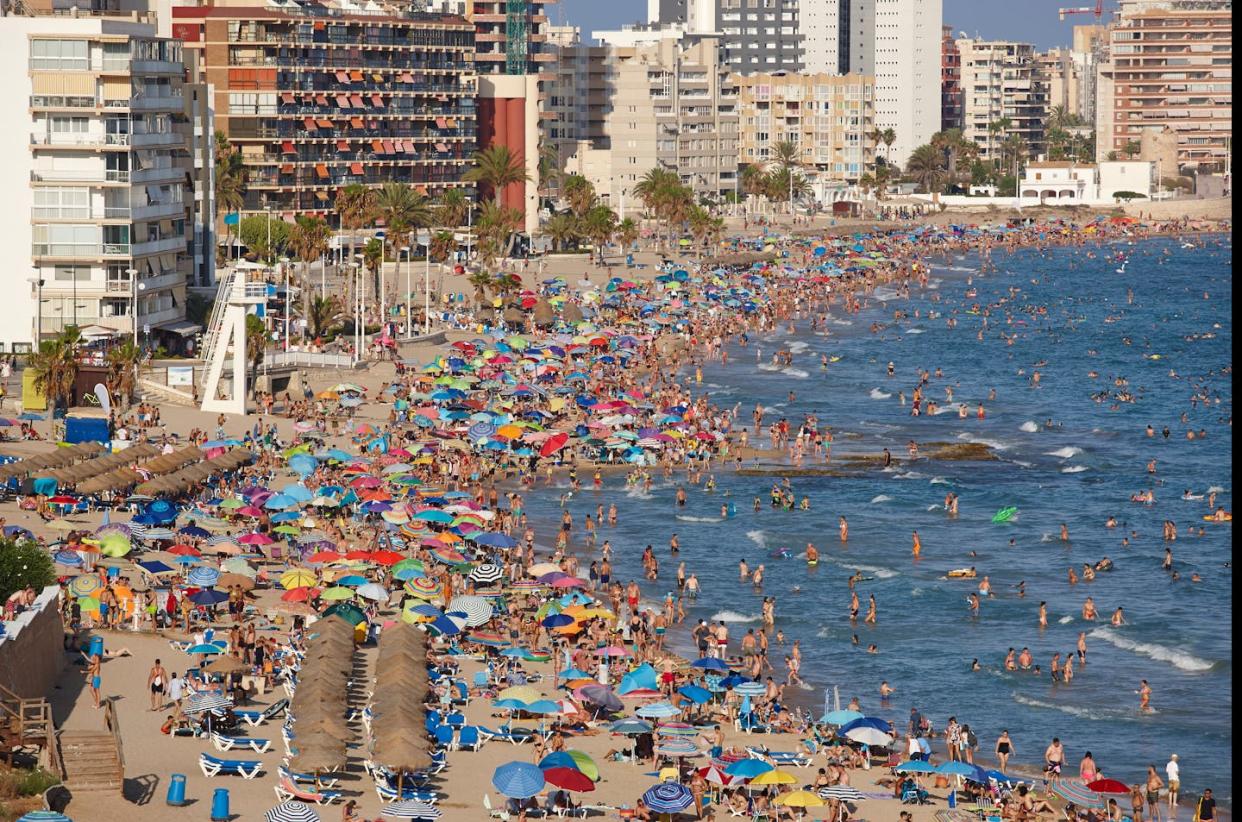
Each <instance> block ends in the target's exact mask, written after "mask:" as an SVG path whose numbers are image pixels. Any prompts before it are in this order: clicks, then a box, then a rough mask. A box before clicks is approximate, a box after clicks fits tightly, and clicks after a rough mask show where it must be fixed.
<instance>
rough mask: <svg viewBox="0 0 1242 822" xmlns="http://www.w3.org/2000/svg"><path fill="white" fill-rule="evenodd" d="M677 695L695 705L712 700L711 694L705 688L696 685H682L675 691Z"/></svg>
mask: <svg viewBox="0 0 1242 822" xmlns="http://www.w3.org/2000/svg"><path fill="white" fill-rule="evenodd" d="M677 693H679V694H681V695H682V696H684V697H685V698H686V699H688V700H690V701H691V702H693V703H694V704H695V705H702V704H703V703H704V702H707V701H708V700H709V699H711V698H712V692H711V691H709V690H707V689H706V688H700V687H699V686H698V685H683V686H682V687H680V688H678V689H677Z"/></svg>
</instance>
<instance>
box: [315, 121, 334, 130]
mask: <svg viewBox="0 0 1242 822" xmlns="http://www.w3.org/2000/svg"><path fill="white" fill-rule="evenodd" d="M315 122H316V123H317V124H318V125H319V127H320V128H332V127H333V126H332V121H331V120H316V121H315Z"/></svg>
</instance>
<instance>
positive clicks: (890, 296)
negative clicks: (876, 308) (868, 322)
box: [871, 287, 900, 303]
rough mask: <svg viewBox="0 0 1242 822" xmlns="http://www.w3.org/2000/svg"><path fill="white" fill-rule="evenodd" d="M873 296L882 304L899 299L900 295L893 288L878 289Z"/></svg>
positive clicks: (873, 292)
mask: <svg viewBox="0 0 1242 822" xmlns="http://www.w3.org/2000/svg"><path fill="white" fill-rule="evenodd" d="M871 296H873V297H875V298H876V299H877V300H879V301H880V302H882V303H886V302H888V301H889V300H895V299H897V298H898V297H899V296H900V295H899V294H898V293H897V292H896V291H895V290H893V289H891V288H884V287H880V288H877V289H876V290H875V291H872V292H871Z"/></svg>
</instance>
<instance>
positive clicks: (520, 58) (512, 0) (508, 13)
mask: <svg viewBox="0 0 1242 822" xmlns="http://www.w3.org/2000/svg"><path fill="white" fill-rule="evenodd" d="M555 2H556V0H470V2H469V3H467V4H466V5H465V17H466V20H468V21H469V22H470V23H472V24H473V25H474V27H475V54H474V59H475V62H476V63H477V65H478V72H479V74H511V75H514V74H539V73H540V72H541V71H542V70H543V69H544V68H545V67H546V66H547V65H548V64H550V63H553V62H555V61H556V52H555V51H554V50H553V49H550V48H548V46H547V42H548V35H547V32H545V31H544V27H545V26H546V25H547V23H548V16H547V14H546V11H545V6H547V5H549V4H551V3H555Z"/></svg>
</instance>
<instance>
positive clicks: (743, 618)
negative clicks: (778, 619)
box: [711, 611, 760, 622]
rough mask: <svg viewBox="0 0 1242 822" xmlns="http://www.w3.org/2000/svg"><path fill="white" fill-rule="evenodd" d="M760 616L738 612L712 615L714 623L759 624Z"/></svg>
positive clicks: (722, 612) (720, 612) (719, 612)
mask: <svg viewBox="0 0 1242 822" xmlns="http://www.w3.org/2000/svg"><path fill="white" fill-rule="evenodd" d="M759 619H760V616H759V614H739V613H738V612H737V611H717V612H716V613H714V614H712V618H711V621H712V622H758V621H759Z"/></svg>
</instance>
